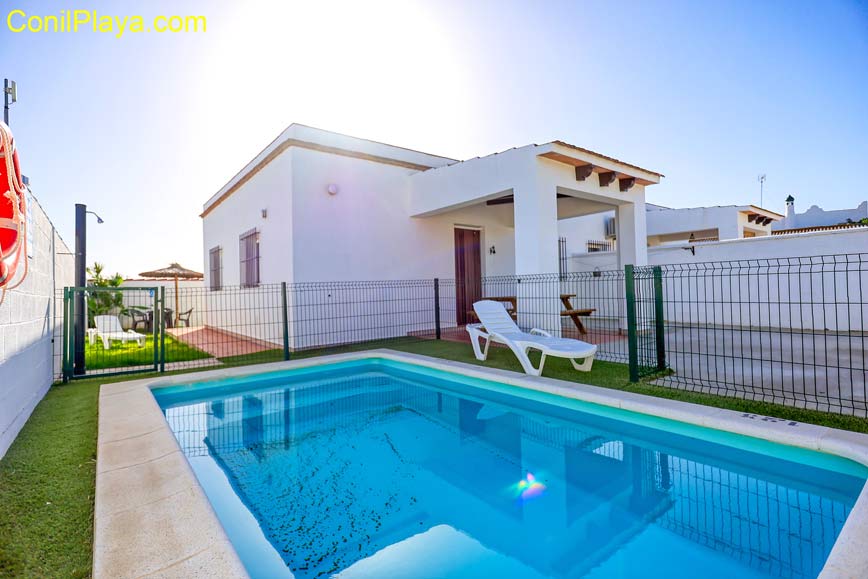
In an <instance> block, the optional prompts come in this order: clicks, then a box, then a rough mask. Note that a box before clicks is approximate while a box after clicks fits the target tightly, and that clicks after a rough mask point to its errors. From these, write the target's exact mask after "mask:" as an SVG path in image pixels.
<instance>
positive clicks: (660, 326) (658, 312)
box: [654, 265, 666, 372]
mask: <svg viewBox="0 0 868 579" xmlns="http://www.w3.org/2000/svg"><path fill="white" fill-rule="evenodd" d="M664 330H665V326H664V323H663V268H662V267H660V266H659V265H655V266H654V337H655V338H656V340H657V369H658V370H660V371H661V372H662V371H663V370H665V369H666V339H665V336H664V334H663V332H664Z"/></svg>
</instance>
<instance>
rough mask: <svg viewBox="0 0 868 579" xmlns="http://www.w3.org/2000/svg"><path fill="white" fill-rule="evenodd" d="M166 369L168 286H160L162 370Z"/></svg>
mask: <svg viewBox="0 0 868 579" xmlns="http://www.w3.org/2000/svg"><path fill="white" fill-rule="evenodd" d="M165 371H166V286H164V285H161V286H160V372H161V373H162V372H165Z"/></svg>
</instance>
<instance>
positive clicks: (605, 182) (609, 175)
mask: <svg viewBox="0 0 868 579" xmlns="http://www.w3.org/2000/svg"><path fill="white" fill-rule="evenodd" d="M617 176H618V174H617V173H615V172H614V171H608V172H606V173H597V177H598V178H599V179H600V187H608V186H609V185H611V184H612V183H614V182H615V177H617Z"/></svg>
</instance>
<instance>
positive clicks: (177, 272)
mask: <svg viewBox="0 0 868 579" xmlns="http://www.w3.org/2000/svg"><path fill="white" fill-rule="evenodd" d="M139 275H140V276H142V277H149V278H159V279H172V278H175V326H177V325H178V280H179V279H203V278H204V277H205V275H204V274H201V273H199V272H198V271H193V270H192V269H187V268H186V267H183V266H181V265H179V264H177V263H171V264H169V267H164V268H163V269H155V270H154V271H143V272H142V273H140V274H139Z"/></svg>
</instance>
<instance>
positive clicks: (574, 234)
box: [558, 211, 615, 255]
mask: <svg viewBox="0 0 868 579" xmlns="http://www.w3.org/2000/svg"><path fill="white" fill-rule="evenodd" d="M614 217H615V212H614V211H606V212H605V213H597V214H595V215H583V216H581V217H573V218H572V219H564V220H562V221H558V235H559V236H560V237H566V238H567V255H572V254H574V253H586V252H587V251H588V242H589V241H609V240H608V239H607V238H606V219H609V218H614Z"/></svg>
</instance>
